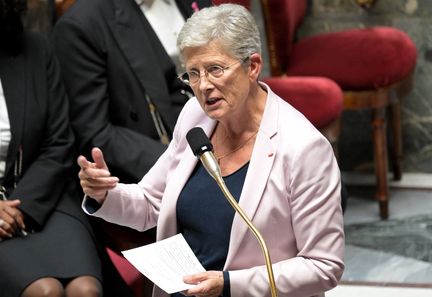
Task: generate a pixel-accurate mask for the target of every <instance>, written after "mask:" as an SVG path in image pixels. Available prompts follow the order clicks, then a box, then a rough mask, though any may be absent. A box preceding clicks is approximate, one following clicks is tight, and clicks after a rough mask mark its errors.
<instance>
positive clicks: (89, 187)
mask: <svg viewBox="0 0 432 297" xmlns="http://www.w3.org/2000/svg"><path fill="white" fill-rule="evenodd" d="M92 158H93V160H94V161H95V162H94V163H93V162H90V161H88V160H87V159H86V158H85V157H84V156H79V157H78V160H77V162H78V165H79V166H80V168H81V170H80V172H79V173H78V176H79V179H80V184H81V187H82V189H83V191H84V193H85V194H86V195H88V196H90V197H92V198H94V199H96V200H98V201H99V202H100V203H102V202H103V200H104V199H105V197H106V195H107V192H108V191H109V190H111V189H113V188H114V187H115V186H117V183H118V182H119V179H118V178H117V177H115V176H111V173H110V172H109V170H108V166H107V165H106V163H105V160H104V157H103V154H102V151H101V150H100V149H99V148H93V150H92Z"/></svg>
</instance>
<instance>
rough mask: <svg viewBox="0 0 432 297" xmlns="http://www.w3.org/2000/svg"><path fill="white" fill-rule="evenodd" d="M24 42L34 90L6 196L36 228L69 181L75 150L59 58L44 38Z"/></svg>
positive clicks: (28, 101) (29, 81) (41, 224)
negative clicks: (16, 172)
mask: <svg viewBox="0 0 432 297" xmlns="http://www.w3.org/2000/svg"><path fill="white" fill-rule="evenodd" d="M32 36H35V35H32ZM27 44H29V45H28V46H27V49H26V52H27V54H28V55H31V56H30V57H27V59H26V60H27V62H26V67H27V68H26V69H25V72H26V80H28V81H27V84H26V85H27V86H30V85H32V87H31V88H30V87H29V89H28V90H31V91H34V93H32V94H29V95H28V96H27V99H26V100H27V103H26V108H27V111H28V114H27V116H26V121H25V126H24V127H25V131H24V136H23V139H22V142H23V145H22V152H23V172H24V173H23V175H22V176H21V178H20V180H19V182H18V183H17V187H16V189H15V190H14V191H13V193H12V195H11V199H20V200H21V201H22V203H21V205H20V206H19V208H20V209H21V210H22V211H23V212H25V213H26V214H27V216H29V217H30V218H31V219H32V222H33V223H36V226H33V227H35V228H40V227H41V226H43V224H44V223H45V221H46V220H47V219H48V217H49V215H50V214H51V213H52V211H53V210H54V209H55V208H56V206H57V205H58V203H59V200H60V199H61V197H62V195H63V193H64V189H65V187H66V186H67V183H68V182H70V176H71V174H72V165H73V158H74V152H75V151H74V137H73V133H72V130H71V129H70V126H69V119H68V102H67V99H66V95H65V91H64V88H63V85H62V83H61V79H60V68H59V65H58V62H57V60H56V58H55V57H54V54H53V52H52V50H51V48H50V46H49V44H48V41H47V40H46V39H45V38H31V39H28V41H27ZM35 65H39V66H35ZM40 67H44V68H43V69H41V68H40ZM38 100H40V101H38ZM77 202H78V200H77Z"/></svg>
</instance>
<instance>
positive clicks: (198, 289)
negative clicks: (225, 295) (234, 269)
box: [183, 271, 224, 297]
mask: <svg viewBox="0 0 432 297" xmlns="http://www.w3.org/2000/svg"><path fill="white" fill-rule="evenodd" d="M183 281H184V282H185V283H188V284H197V285H196V286H195V287H193V288H191V289H189V290H187V291H185V292H183V293H184V294H185V295H187V296H199V297H201V296H206V297H217V296H221V295H222V291H223V285H224V280H223V273H222V272H221V271H207V272H203V273H198V274H193V275H188V276H185V277H184V278H183Z"/></svg>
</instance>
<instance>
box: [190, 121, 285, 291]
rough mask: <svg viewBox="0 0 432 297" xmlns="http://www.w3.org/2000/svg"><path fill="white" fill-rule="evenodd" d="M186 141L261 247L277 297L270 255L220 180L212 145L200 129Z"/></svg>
mask: <svg viewBox="0 0 432 297" xmlns="http://www.w3.org/2000/svg"><path fill="white" fill-rule="evenodd" d="M186 139H187V141H188V143H189V146H190V148H191V149H192V152H193V154H194V155H195V156H197V157H198V158H199V159H200V160H201V163H202V164H203V165H204V168H205V169H206V171H207V172H208V174H210V176H211V177H213V179H214V180H215V181H216V183H217V184H218V186H219V188H220V189H221V191H222V193H223V194H224V195H225V197H226V198H227V199H228V202H229V203H230V204H231V206H232V207H233V208H234V209H235V211H236V212H237V213H238V214H239V215H240V217H241V218H242V219H243V221H245V223H246V224H247V226H248V227H249V229H250V230H251V231H252V233H253V234H254V235H255V237H256V238H257V240H258V242H259V243H260V245H261V249H262V251H263V254H264V258H265V263H266V267H267V274H268V278H269V283H270V290H271V295H272V297H277V290H276V283H275V280H274V275H273V268H272V265H271V260H270V253H269V251H268V248H267V245H266V243H265V241H264V238H263V237H262V235H261V233H260V232H259V231H258V229H257V228H256V227H255V226H254V225H253V223H252V221H251V220H250V219H249V218H248V216H247V215H246V213H245V212H244V211H243V209H242V208H241V207H240V205H239V204H238V203H237V201H236V200H235V198H234V197H233V195H232V194H231V193H230V191H229V190H228V187H227V186H226V184H225V181H224V180H223V178H222V174H221V170H220V167H219V164H218V162H217V161H216V158H215V156H214V154H213V145H212V144H211V142H210V139H208V137H207V135H206V134H205V132H204V130H203V129H202V128H200V127H194V128H192V129H190V130H189V132H188V133H187V134H186Z"/></svg>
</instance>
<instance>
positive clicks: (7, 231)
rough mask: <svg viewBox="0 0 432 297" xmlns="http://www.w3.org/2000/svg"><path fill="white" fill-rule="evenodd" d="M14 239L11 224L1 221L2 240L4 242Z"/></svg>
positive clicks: (0, 233) (0, 235)
mask: <svg viewBox="0 0 432 297" xmlns="http://www.w3.org/2000/svg"><path fill="white" fill-rule="evenodd" d="M12 237H13V229H12V226H11V225H10V224H9V223H7V222H6V221H5V220H3V219H0V239H1V240H4V239H7V238H12Z"/></svg>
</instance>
